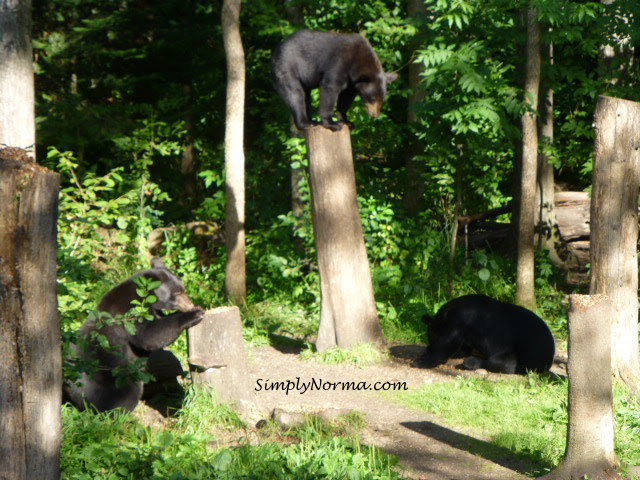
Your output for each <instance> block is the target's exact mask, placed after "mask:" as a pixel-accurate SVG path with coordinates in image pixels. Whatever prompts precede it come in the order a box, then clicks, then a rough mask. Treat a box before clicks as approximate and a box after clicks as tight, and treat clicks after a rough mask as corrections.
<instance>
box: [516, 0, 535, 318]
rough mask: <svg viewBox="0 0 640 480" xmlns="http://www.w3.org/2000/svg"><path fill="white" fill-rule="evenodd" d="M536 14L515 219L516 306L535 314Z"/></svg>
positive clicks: (530, 18)
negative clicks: (517, 206)
mask: <svg viewBox="0 0 640 480" xmlns="http://www.w3.org/2000/svg"><path fill="white" fill-rule="evenodd" d="M537 14H538V12H537V10H536V9H535V8H530V9H529V11H528V12H527V66H526V80H525V88H524V91H525V99H524V102H525V104H527V106H528V111H527V112H525V113H524V115H523V116H522V172H521V174H520V202H519V207H520V208H519V215H518V267H517V268H518V274H517V280H516V282H517V284H516V302H517V303H518V304H519V305H522V306H523V307H526V308H528V309H530V310H535V306H536V298H535V290H534V286H535V283H534V255H533V254H534V225H535V216H536V215H535V209H536V207H535V202H536V172H537V165H538V131H537V128H536V115H535V113H534V110H535V109H536V108H537V106H538V89H539V86H540V24H539V23H538V21H537V20H536V16H537Z"/></svg>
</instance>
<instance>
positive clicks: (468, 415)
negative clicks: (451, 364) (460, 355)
mask: <svg viewBox="0 0 640 480" xmlns="http://www.w3.org/2000/svg"><path fill="white" fill-rule="evenodd" d="M567 393H568V392H567V382H566V381H565V380H560V379H550V378H549V377H542V376H538V375H533V374H531V375H529V376H528V377H524V378H522V377H514V378H509V379H504V380H499V381H490V380H487V379H477V378H464V377H459V378H458V379H456V380H455V381H454V382H451V383H440V384H437V383H435V384H425V385H423V386H422V387H421V388H420V389H418V390H414V391H410V392H399V393H394V394H393V396H394V398H396V399H398V400H399V401H400V402H401V403H403V404H405V405H408V406H411V407H413V408H417V409H421V410H425V411H428V412H431V413H434V414H436V415H437V416H439V417H440V418H442V420H443V422H444V423H445V424H446V425H448V426H450V427H453V428H458V429H459V428H463V429H466V430H467V431H468V432H469V433H471V434H472V435H474V436H478V437H481V438H485V439H487V440H488V441H489V443H490V445H491V447H487V446H486V444H485V443H483V442H477V443H473V442H471V443H470V444H469V450H470V451H471V452H472V453H477V454H481V455H483V456H488V457H489V458H495V457H496V456H497V455H504V452H509V454H512V455H513V456H515V457H518V458H519V459H521V460H524V461H525V462H527V463H529V464H530V465H531V472H530V474H531V475H532V476H537V475H541V474H543V473H545V472H547V471H549V470H551V469H552V468H553V467H554V466H555V465H556V464H557V463H558V462H559V460H560V459H561V457H562V455H563V453H564V450H565V439H566V426H567ZM614 403H615V406H614V409H615V417H616V418H615V420H616V430H615V434H616V437H615V450H616V453H617V455H618V457H619V459H620V461H621V462H622V463H623V464H628V465H637V464H640V444H639V443H638V438H640V403H639V402H638V401H637V400H636V399H634V398H632V397H631V396H630V395H629V393H628V391H627V390H626V389H625V388H623V387H622V386H616V388H615V390H614ZM492 447H495V448H492ZM487 448H489V450H490V451H486V449H487ZM478 449H483V451H477V450H478Z"/></svg>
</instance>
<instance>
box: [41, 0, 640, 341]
mask: <svg viewBox="0 0 640 480" xmlns="http://www.w3.org/2000/svg"><path fill="white" fill-rule="evenodd" d="M334 3H335V2H325V1H315V0H304V1H303V0H300V1H291V2H272V1H268V0H261V1H257V2H248V3H247V4H246V5H243V10H242V33H243V42H244V48H245V52H246V57H247V93H248V94H247V104H246V115H245V117H246V145H245V151H246V159H247V167H246V168H247V229H248V252H247V254H248V259H247V260H248V275H249V285H248V288H249V292H250V303H252V304H254V305H255V304H259V303H260V302H275V303H278V304H281V305H282V304H284V305H290V306H291V310H292V311H297V310H299V309H300V308H302V309H303V310H304V311H306V312H307V313H308V314H314V313H316V312H317V308H318V307H317V299H318V281H317V273H316V272H317V269H316V265H315V258H314V257H315V253H314V247H313V237H312V230H311V224H310V219H309V215H308V212H305V215H303V216H302V217H295V216H294V215H293V214H292V212H291V197H290V188H289V185H290V168H291V166H292V165H294V166H295V165H299V164H301V163H302V164H303V163H304V161H305V160H304V145H303V144H302V143H301V142H300V140H299V139H295V138H291V135H290V127H289V120H288V112H287V110H286V108H285V106H284V104H283V102H282V101H281V100H280V99H279V98H278V97H277V95H276V93H275V92H274V90H273V88H272V85H271V80H270V52H271V50H272V49H273V47H274V46H275V45H277V43H279V42H280V41H281V40H282V39H283V38H284V37H285V36H286V35H288V34H289V33H291V32H292V31H294V30H295V29H296V28H299V27H298V26H294V25H293V24H292V22H291V21H289V20H293V19H295V18H296V17H297V18H298V19H300V18H302V19H303V24H304V26H306V27H309V28H318V29H324V30H336V31H357V32H360V33H362V34H364V35H366V36H367V37H368V38H369V39H370V40H371V42H372V44H373V45H374V47H375V49H376V51H377V52H378V54H379V56H380V58H381V61H382V63H383V65H384V66H385V68H386V69H387V70H393V71H397V72H398V73H399V74H400V80H399V81H398V82H396V83H394V84H393V85H392V88H391V92H390V94H389V97H388V100H387V103H386V104H385V108H384V115H383V117H382V118H380V119H377V120H373V119H370V118H368V116H367V115H366V113H365V111H364V109H363V108H362V106H361V104H360V102H356V104H355V105H354V107H353V108H352V110H353V113H352V117H353V120H354V121H355V122H356V125H357V128H356V129H355V130H354V132H353V146H354V152H355V154H356V159H357V162H356V169H357V179H358V189H359V200H360V205H361V211H362V216H363V222H364V228H365V234H366V240H367V247H368V252H369V255H370V259H371V263H372V266H373V268H374V279H375V284H376V295H377V299H378V302H379V309H380V313H381V316H382V318H383V321H384V323H385V327H384V328H385V331H386V333H387V334H388V335H389V334H391V336H392V338H398V339H401V338H402V336H403V335H404V333H403V332H406V331H407V325H408V324H409V325H410V324H411V323H412V321H413V319H415V317H417V316H418V314H419V313H420V311H421V310H423V309H425V308H427V309H429V310H432V309H435V308H437V306H438V304H440V303H443V302H444V301H445V300H446V298H447V297H448V296H449V295H450V293H461V292H466V291H484V292H486V293H489V294H494V295H496V296H498V297H502V298H507V299H508V298H511V296H512V293H513V292H512V283H513V281H512V278H511V271H512V270H513V268H512V266H511V264H510V261H509V260H508V256H506V257H505V256H504V255H503V254H502V253H501V254H499V255H495V254H492V253H491V252H488V253H485V252H473V253H472V254H470V255H465V258H464V259H462V258H458V259H457V261H456V267H455V269H453V270H451V269H450V268H449V264H448V262H447V255H448V249H449V239H448V237H449V235H450V224H451V222H452V216H453V215H454V212H457V213H458V214H465V213H474V212H478V211H482V210H485V209H488V208H491V207H495V206H500V205H505V204H508V203H509V201H510V199H511V197H512V194H513V192H512V191H511V190H512V187H511V184H512V179H513V175H514V168H515V167H514V165H516V164H517V161H516V160H517V158H518V144H519V115H520V113H521V111H522V108H523V106H522V99H523V92H522V89H521V84H522V65H523V60H524V59H523V55H522V52H523V41H524V39H523V37H522V35H523V33H522V32H523V28H522V25H523V13H522V12H523V9H524V8H525V7H527V6H528V5H529V4H528V3H527V2H515V3H514V2H505V1H503V0H492V1H489V2H479V1H477V0H428V1H426V2H425V11H424V13H423V14H415V15H413V16H410V15H409V14H408V13H407V12H408V5H407V3H406V2H403V1H400V0H387V1H376V2H357V1H355V0H349V1H346V2H340V5H339V8H338V5H337V4H334ZM530 5H532V6H536V7H538V8H539V12H540V15H539V18H540V21H541V22H542V25H543V31H544V38H543V44H544V47H543V50H545V49H546V45H548V44H549V42H551V41H552V42H553V45H554V56H553V61H551V60H550V59H549V58H546V59H545V61H544V63H543V77H544V86H545V88H546V87H552V88H553V89H554V91H555V131H556V134H555V141H554V143H553V144H552V145H550V146H548V147H545V148H548V149H549V150H550V151H551V155H552V159H553V161H554V162H555V164H556V166H557V175H558V177H559V178H560V179H561V180H562V181H563V182H564V183H565V184H566V185H568V186H570V188H573V189H583V188H586V187H588V184H589V181H590V179H589V172H590V158H591V151H592V149H593V146H592V140H593V129H592V127H591V125H592V115H593V108H594V105H595V100H596V96H597V95H599V94H612V95H618V96H623V97H625V98H629V99H634V98H637V97H638V96H639V95H640V93H639V92H640V89H638V88H637V87H638V62H637V61H635V59H634V58H633V57H632V56H631V54H630V52H631V49H630V47H632V46H634V45H636V44H637V42H638V37H639V36H640V34H639V33H638V32H639V28H638V25H637V22H636V21H635V19H636V18H638V6H637V4H636V2H632V1H617V2H615V3H614V4H612V5H608V6H604V5H602V4H600V3H597V2H583V1H569V0H554V1H551V2H550V1H545V2H531V4H530ZM285 7H286V8H285ZM292 12H293V13H292ZM219 20H220V6H219V5H212V4H210V3H207V2H201V1H199V0H190V1H177V0H162V1H159V2H154V4H153V5H150V4H148V3H147V2H144V1H133V2H126V3H122V2H117V1H111V0H109V1H99V2H98V1H86V2H77V1H75V0H54V1H51V2H46V3H41V4H37V5H36V6H35V10H34V36H35V40H34V44H35V49H36V50H35V51H36V65H37V112H38V153H39V156H40V157H41V158H40V161H42V162H43V163H45V164H47V165H49V166H50V167H52V168H54V169H56V170H58V171H59V172H61V173H62V175H63V181H64V187H63V197H62V205H61V212H60V213H61V222H60V259H59V260H60V261H59V263H60V267H61V271H60V289H61V309H62V311H63V314H64V320H65V322H64V323H65V325H71V324H73V323H74V322H76V321H80V320H81V319H82V318H84V316H85V315H86V313H87V312H88V311H90V309H91V305H92V304H93V303H94V302H95V300H96V299H97V298H98V297H99V295H100V294H101V293H103V292H104V291H105V290H106V289H107V288H108V286H109V285H110V284H112V283H113V282H114V281H116V280H120V279H122V277H123V276H124V275H126V274H128V273H130V272H132V271H134V270H135V269H137V268H140V267H142V266H144V265H145V263H146V261H147V260H146V258H145V255H146V252H147V239H148V236H149V234H150V232H151V231H152V230H153V229H155V228H158V227H171V228H168V229H167V230H166V233H165V237H167V238H166V239H165V249H164V251H163V252H164V254H165V256H167V257H169V260H168V261H169V262H170V263H172V264H173V266H174V267H175V268H177V269H178V272H179V274H181V275H182V276H183V277H185V279H186V281H187V283H189V284H191V285H193V286H195V285H198V286H199V287H200V288H194V289H192V291H190V293H191V295H192V296H193V297H194V299H195V300H196V301H198V302H200V303H203V304H206V305H214V304H216V303H220V302H222V301H223V298H222V295H221V293H220V292H221V285H222V283H223V279H222V278H221V274H222V272H223V268H222V265H223V263H224V250H223V249H222V248H220V245H221V242H214V241H212V242H209V245H208V250H207V252H206V258H205V259H204V261H203V258H202V254H201V252H200V251H199V249H197V248H196V242H195V241H194V238H193V237H194V235H193V234H192V232H191V231H190V230H188V229H186V228H183V226H184V225H185V224H187V223H188V222H192V221H196V220H200V221H207V222H211V224H212V225H213V227H212V228H214V229H218V232H217V233H218V237H219V236H220V235H219V233H220V231H219V230H220V229H221V228H222V225H223V224H224V216H223V213H224V195H223V182H224V169H223V165H224V164H223V155H222V144H221V141H222V136H223V130H224V109H225V106H224V102H225V89H224V85H225V67H224V51H223V48H222V40H221V28H220V21H219ZM298 22H299V20H298ZM602 45H612V46H614V47H615V51H616V52H620V53H618V54H617V55H616V56H615V57H614V58H613V59H612V60H610V61H609V62H602V61H599V50H600V47H601V46H602ZM411 63H416V64H418V65H419V66H421V68H422V74H421V83H420V84H419V85H410V84H409V78H408V65H409V64H411ZM410 88H414V89H419V90H423V91H424V92H425V95H424V97H423V98H422V99H421V100H418V101H417V102H416V101H414V100H413V99H410V98H409V92H410ZM409 110H411V112H414V113H415V115H414V121H412V122H410V123H409V122H408V121H407V118H408V112H409ZM187 149H193V151H195V158H196V173H197V183H196V189H195V192H194V193H192V194H189V195H185V191H191V190H189V189H188V185H187V184H188V183H189V182H190V181H192V179H190V178H188V174H183V172H182V170H181V162H182V157H183V155H184V152H185V151H186V150H187ZM416 180H417V181H416ZM302 183H303V185H301V190H302V192H303V200H306V201H307V203H308V198H309V196H308V186H307V185H306V179H304V178H303V180H302ZM409 197H412V198H415V197H417V198H418V202H417V203H415V202H414V203H412V204H409V202H407V201H406V200H407V199H408V198H409ZM415 205H417V208H416V207H415ZM174 226H176V227H177V228H173V227H174ZM213 237H214V238H215V237H216V236H215V235H213ZM465 253H466V252H465ZM545 266H546V264H545V263H544V262H543V263H542V267H545ZM478 273H479V276H478V275H477V274H478ZM546 275H547V276H548V275H549V272H548V271H547V272H546ZM490 278H491V281H489V279H490ZM546 285H547V282H546V281H545V279H544V278H543V279H542V282H541V288H545V286H546ZM545 297H546V294H545ZM425 304H426V306H425ZM542 308H544V306H543V307H542ZM543 313H546V312H543ZM551 316H553V315H551ZM69 322H71V324H70V323H69ZM418 328H419V327H418ZM309 329H311V330H312V329H313V327H312V326H311V327H309ZM408 330H409V331H411V328H409V329H408ZM409 336H415V333H410V334H409Z"/></svg>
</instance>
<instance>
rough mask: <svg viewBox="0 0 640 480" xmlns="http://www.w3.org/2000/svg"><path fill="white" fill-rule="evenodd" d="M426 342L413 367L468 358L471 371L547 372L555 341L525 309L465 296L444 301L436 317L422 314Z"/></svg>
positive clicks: (431, 366) (540, 321)
mask: <svg viewBox="0 0 640 480" xmlns="http://www.w3.org/2000/svg"><path fill="white" fill-rule="evenodd" d="M423 321H424V322H425V323H426V324H427V326H428V329H429V330H428V333H429V346H428V347H427V349H426V351H425V352H424V354H422V355H421V356H420V357H419V358H418V359H417V360H416V361H415V362H414V363H413V366H414V367H425V368H433V367H436V366H438V365H441V364H443V363H445V362H446V361H447V360H448V359H449V358H461V357H466V358H465V361H464V366H465V367H466V368H468V369H471V370H475V369H477V368H484V369H486V370H489V371H491V372H498V373H518V374H524V373H526V372H527V371H528V370H532V371H536V372H546V371H548V370H549V368H551V365H552V364H553V358H554V355H555V342H554V339H553V335H552V334H551V331H550V330H549V327H548V326H547V324H546V323H545V322H544V321H543V320H542V319H541V318H540V317H538V316H537V315H536V314H535V313H533V312H531V311H529V310H527V309H526V308H523V307H520V306H518V305H513V304H510V303H505V302H501V301H499V300H495V299H493V298H490V297H487V296H486V295H465V296H462V297H459V298H456V299H454V300H451V301H450V302H448V303H446V304H445V305H443V306H442V307H441V308H440V310H438V313H437V314H436V316H435V317H430V316H428V315H425V316H424V317H423Z"/></svg>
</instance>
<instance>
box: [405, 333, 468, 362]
mask: <svg viewBox="0 0 640 480" xmlns="http://www.w3.org/2000/svg"><path fill="white" fill-rule="evenodd" d="M462 344H463V342H462V338H461V337H460V336H459V335H458V333H457V332H455V331H454V332H451V333H449V335H448V336H446V337H445V336H443V337H439V338H438V339H437V341H434V342H433V343H432V344H430V345H429V346H428V347H427V349H426V350H425V352H424V353H423V354H422V355H421V356H420V357H418V358H417V359H416V360H415V361H414V362H413V363H412V364H411V366H413V367H418V368H434V367H437V366H438V365H442V364H443V363H445V362H446V361H447V360H449V359H450V358H451V357H453V355H454V354H455V353H456V352H457V351H458V350H459V349H460V347H461V346H462Z"/></svg>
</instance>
